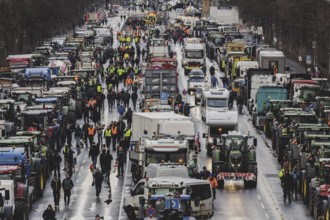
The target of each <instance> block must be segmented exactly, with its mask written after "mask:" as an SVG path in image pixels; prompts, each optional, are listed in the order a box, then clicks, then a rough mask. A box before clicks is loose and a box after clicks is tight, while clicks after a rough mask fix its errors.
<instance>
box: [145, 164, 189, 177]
mask: <svg viewBox="0 0 330 220" xmlns="http://www.w3.org/2000/svg"><path fill="white" fill-rule="evenodd" d="M164 176H173V177H182V178H189V174H188V168H187V167H186V166H183V165H180V164H176V163H159V164H157V163H150V164H149V165H148V166H147V168H146V171H145V174H144V177H145V178H155V177H164Z"/></svg>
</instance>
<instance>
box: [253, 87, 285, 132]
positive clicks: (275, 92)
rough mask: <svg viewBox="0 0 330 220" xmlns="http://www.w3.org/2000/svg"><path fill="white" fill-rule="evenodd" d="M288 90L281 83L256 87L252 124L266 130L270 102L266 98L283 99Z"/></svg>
mask: <svg viewBox="0 0 330 220" xmlns="http://www.w3.org/2000/svg"><path fill="white" fill-rule="evenodd" d="M287 98H288V91H287V90H286V88H285V87H284V86H281V85H276V84H274V85H271V84H269V85H262V86H260V87H259V88H258V90H257V93H256V96H255V100H256V101H255V107H254V108H253V109H252V124H253V125H254V126H255V127H257V128H258V129H260V130H264V131H265V130H266V129H265V127H264V126H265V124H266V119H267V118H266V114H267V112H268V110H269V107H270V104H269V102H268V100H271V99H272V100H285V99H287Z"/></svg>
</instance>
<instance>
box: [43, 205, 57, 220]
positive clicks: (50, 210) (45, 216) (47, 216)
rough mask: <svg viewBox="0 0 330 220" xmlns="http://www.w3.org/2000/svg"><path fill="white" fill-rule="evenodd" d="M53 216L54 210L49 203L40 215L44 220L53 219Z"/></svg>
mask: <svg viewBox="0 0 330 220" xmlns="http://www.w3.org/2000/svg"><path fill="white" fill-rule="evenodd" d="M55 216H56V214H55V211H54V209H53V207H52V205H50V204H49V205H48V207H47V209H46V210H45V211H44V213H43V214H42V217H43V219H44V220H54V219H55Z"/></svg>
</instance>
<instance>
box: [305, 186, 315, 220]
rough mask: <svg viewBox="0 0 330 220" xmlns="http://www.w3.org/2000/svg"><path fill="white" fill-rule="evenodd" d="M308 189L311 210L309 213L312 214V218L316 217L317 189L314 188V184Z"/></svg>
mask: <svg viewBox="0 0 330 220" xmlns="http://www.w3.org/2000/svg"><path fill="white" fill-rule="evenodd" d="M308 188H309V190H308V191H309V194H308V200H307V202H308V208H309V213H310V214H311V216H313V215H314V205H315V202H316V200H315V198H316V192H315V188H312V183H309V184H308Z"/></svg>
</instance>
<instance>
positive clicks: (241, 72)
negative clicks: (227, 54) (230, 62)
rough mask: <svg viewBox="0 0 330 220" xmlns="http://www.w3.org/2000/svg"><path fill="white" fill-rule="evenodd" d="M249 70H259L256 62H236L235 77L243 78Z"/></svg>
mask: <svg viewBox="0 0 330 220" xmlns="http://www.w3.org/2000/svg"><path fill="white" fill-rule="evenodd" d="M249 69H259V64H258V62H257V61H253V60H244V61H238V62H237V64H236V76H237V77H240V78H244V77H245V76H246V75H247V72H248V70H249Z"/></svg>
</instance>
